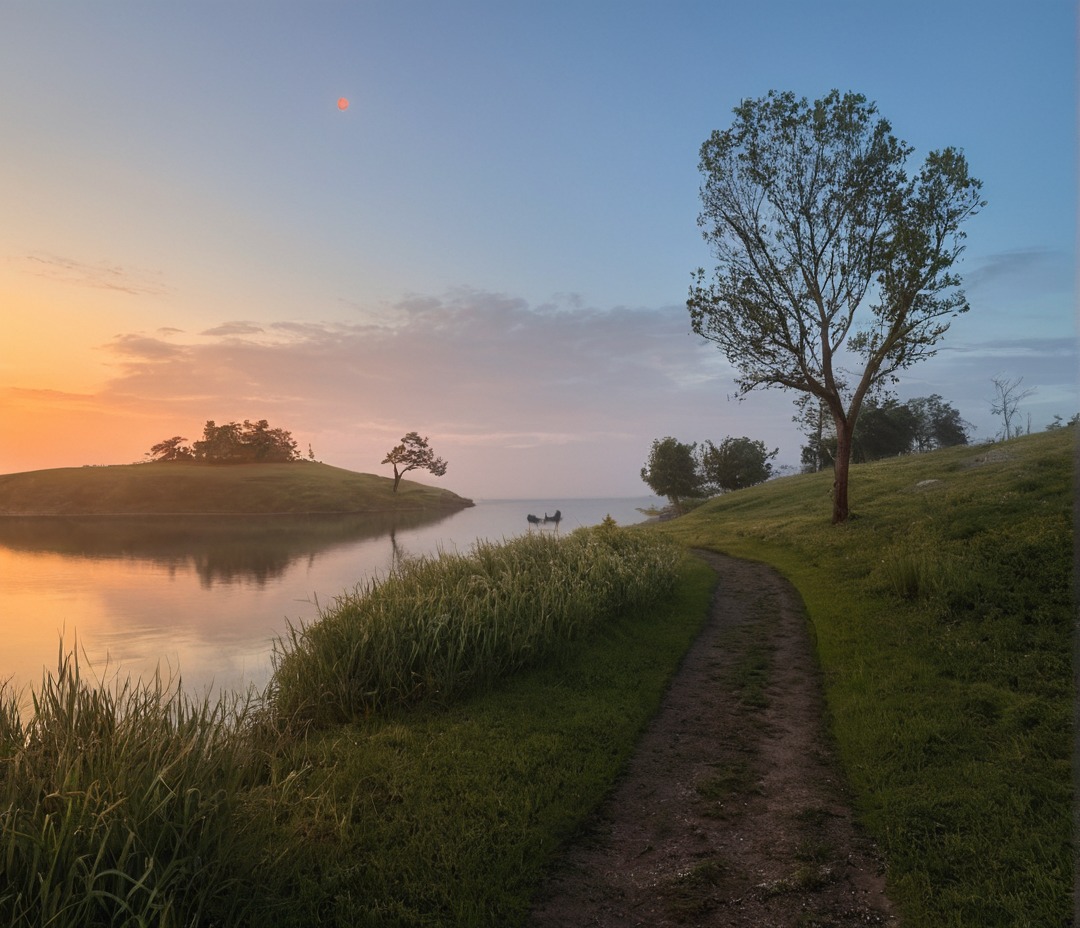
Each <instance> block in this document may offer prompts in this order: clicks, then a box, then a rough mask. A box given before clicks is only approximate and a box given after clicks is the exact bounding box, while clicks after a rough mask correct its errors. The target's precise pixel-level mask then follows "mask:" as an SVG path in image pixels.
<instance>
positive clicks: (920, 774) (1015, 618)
mask: <svg viewBox="0 0 1080 928" xmlns="http://www.w3.org/2000/svg"><path fill="white" fill-rule="evenodd" d="M1074 442H1075V433H1074V432H1073V430H1068V429H1062V430H1060V431H1055V432H1050V433H1044V434H1041V435H1033V436H1028V437H1025V438H1022V439H1017V440H1015V441H1011V442H1008V443H1004V444H1000V445H994V446H991V447H976V448H957V449H949V450H947V451H940V452H936V453H933V454H928V455H918V456H912V457H906V458H900V459H895V460H890V461H884V462H876V463H874V464H868V465H860V466H857V467H853V468H852V477H851V488H852V505H853V512H854V516H855V517H854V518H853V519H852V520H851V521H850V522H849V523H847V524H845V525H842V526H831V525H829V524H828V512H829V499H828V492H829V489H830V484H831V477H830V476H829V475H820V474H819V475H808V476H803V477H795V478H788V479H785V480H780V481H775V482H772V483H769V484H766V485H764V486H761V487H756V488H753V489H750V490H744V491H740V492H739V493H734V494H730V495H728V496H725V497H721V498H719V499H717V500H714V501H712V502H710V503H708V504H707V505H705V506H703V507H701V508H700V509H699V510H697V511H696V512H694V513H693V514H691V515H689V516H686V517H684V518H683V519H679V520H677V521H674V522H670V523H666V524H664V525H662V526H660V527H658V529H657V530H658V531H661V532H664V533H665V534H669V535H672V536H674V537H675V538H677V539H678V540H680V541H681V542H683V543H685V544H688V545H696V546H702V547H708V548H713V549H715V550H720V551H724V552H727V553H730V554H734V555H738V556H743V557H749V558H753V559H757V560H763V561H766V562H768V563H771V564H773V565H774V566H776V567H777V568H778V569H780V571H781V572H782V573H784V574H785V575H786V576H787V577H788V578H789V579H790V580H791V581H792V582H793V583H794V584H795V585H796V587H797V588H798V589H799V591H800V593H801V594H802V597H803V599H804V602H805V603H806V606H807V609H808V611H809V614H810V619H811V622H812V624H813V629H814V633H815V636H816V642H817V648H818V654H819V658H820V661H821V664H822V667H823V670H824V674H825V681H826V695H827V701H828V708H829V712H830V715H831V721H832V727H833V730H834V733H835V735H836V738H837V742H838V745H839V748H840V751H841V757H842V761H843V764H844V767H845V768H846V771H847V773H848V776H849V778H850V780H851V782H852V784H853V786H854V787H855V790H856V793H857V795H858V801H859V808H860V812H861V814H862V818H863V821H864V823H865V824H866V826H867V827H868V828H869V830H870V831H871V832H872V833H873V834H874V836H875V837H876V838H877V840H878V841H879V843H880V845H881V847H882V849H883V850H884V852H885V855H886V858H887V861H888V867H889V872H888V885H889V890H890V893H891V894H892V895H893V897H894V898H895V900H896V901H897V902H898V904H899V906H900V909H901V913H902V916H903V918H904V923H905V925H907V926H909V928H912V926H914V928H919V926H926V928H937V926H971V928H976V926H978V928H986V926H1002V928H1004V926H1025V925H1030V926H1035V925H1040V926H1042V925H1048V926H1059V925H1065V924H1067V923H1069V919H1070V918H1071V914H1072V899H1071V888H1072V882H1073V874H1074V872H1075V871H1074V859H1073V853H1074V850H1073V847H1072V842H1071V835H1072V822H1073V813H1072V808H1073V807H1072V802H1073V791H1072V786H1073V780H1072V768H1071V752H1072V744H1073V736H1074V732H1073V724H1072V711H1073V700H1074V686H1073V676H1072V657H1073V642H1072V632H1073V623H1074V619H1075V615H1076V612H1075V601H1074V596H1073V576H1072V574H1073V519H1072V512H1073V488H1072V477H1073V468H1074V463H1073V462H1074V450H1075V447H1074Z"/></svg>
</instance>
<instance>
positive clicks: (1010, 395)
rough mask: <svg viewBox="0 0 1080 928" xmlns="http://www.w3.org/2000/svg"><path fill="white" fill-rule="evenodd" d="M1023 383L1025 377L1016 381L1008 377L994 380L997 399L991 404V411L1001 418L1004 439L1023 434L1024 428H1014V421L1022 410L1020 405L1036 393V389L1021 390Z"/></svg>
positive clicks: (1018, 426)
mask: <svg viewBox="0 0 1080 928" xmlns="http://www.w3.org/2000/svg"><path fill="white" fill-rule="evenodd" d="M1023 382H1024V378H1023V377H1017V378H1016V379H1015V380H1009V379H1008V378H1007V377H994V378H993V384H994V390H995V392H996V397H995V398H994V401H993V402H992V403H991V404H990V411H991V412H992V413H993V414H994V415H995V416H1001V423H1002V426H1003V428H1002V431H1001V437H1002V438H1004V439H1009V438H1015V437H1016V436H1017V435H1020V434H1022V433H1023V427H1022V426H1020V425H1016V426H1014V425H1013V419H1014V418H1015V417H1016V411H1017V409H1019V408H1020V403H1021V402H1023V401H1024V400H1026V399H1027V398H1028V397H1029V396H1031V395H1032V394H1033V393H1034V392H1035V388H1034V387H1031V388H1029V389H1027V390H1021V389H1020V384H1022V383H1023Z"/></svg>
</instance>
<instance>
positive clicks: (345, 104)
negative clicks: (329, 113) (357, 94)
mask: <svg viewBox="0 0 1080 928" xmlns="http://www.w3.org/2000/svg"><path fill="white" fill-rule="evenodd" d="M337 108H338V109H339V110H347V109H348V108H349V101H348V99H346V98H345V97H342V98H341V99H340V100H338V101H337Z"/></svg>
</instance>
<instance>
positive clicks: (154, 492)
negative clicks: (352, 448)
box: [0, 462, 472, 516]
mask: <svg viewBox="0 0 1080 928" xmlns="http://www.w3.org/2000/svg"><path fill="white" fill-rule="evenodd" d="M393 488H394V481H393V480H392V479H390V478H389V477H379V476H376V475H374V474H358V473H355V472H353V471H349V470H344V469H342V468H340V467H331V466H329V465H328V464H314V463H306V462H305V463H294V464H235V465H205V464H174V463H153V464H124V465H115V466H112V467H61V468H55V469H51V470H35V471H27V472H25V473H18V474H4V475H0V516H3V515H7V516H12V515H164V514H178V513H184V514H251V513H340V512H382V511H388V510H415V509H443V510H455V509H463V508H465V507H467V506H471V505H472V501H471V500H468V499H465V498H464V497H461V496H458V495H457V494H456V493H451V492H450V491H449V490H443V489H441V488H438V487H429V486H425V485H424V484H421V483H417V482H415V481H412V480H402V481H401V485H400V487H399V488H398V492H397V493H396V494H395V493H394V492H393Z"/></svg>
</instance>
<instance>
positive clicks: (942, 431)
mask: <svg viewBox="0 0 1080 928" xmlns="http://www.w3.org/2000/svg"><path fill="white" fill-rule="evenodd" d="M904 405H905V406H907V408H908V409H910V410H911V412H912V413H913V414H914V416H915V423H916V424H915V450H916V451H930V450H932V449H934V448H951V447H953V446H954V445H966V444H967V443H968V441H969V439H968V432H969V430H970V429H971V428H972V426H971V423H969V422H965V421H964V420H963V419H962V418H961V417H960V411H959V410H958V409H957V408H956V407H955V406H952V405H950V404H949V403H946V402H945V400H943V399H942V398H941V397H940V396H938V394H936V393H934V394H932V395H931V396H917V397H915V399H913V400H908V401H907V402H906V403H905V404H904Z"/></svg>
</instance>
